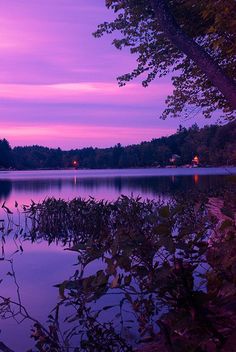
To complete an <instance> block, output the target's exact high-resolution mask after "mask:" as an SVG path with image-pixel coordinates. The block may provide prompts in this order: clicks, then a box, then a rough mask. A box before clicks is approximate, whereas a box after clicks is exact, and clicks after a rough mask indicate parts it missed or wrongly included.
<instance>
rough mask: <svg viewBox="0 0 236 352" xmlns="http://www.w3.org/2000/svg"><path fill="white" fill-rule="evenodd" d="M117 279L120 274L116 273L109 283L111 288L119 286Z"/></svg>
mask: <svg viewBox="0 0 236 352" xmlns="http://www.w3.org/2000/svg"><path fill="white" fill-rule="evenodd" d="M119 279H120V275H119V274H118V275H116V276H115V277H114V279H113V281H112V283H111V288H117V287H119V286H120V285H119Z"/></svg>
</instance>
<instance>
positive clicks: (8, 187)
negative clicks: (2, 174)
mask: <svg viewBox="0 0 236 352" xmlns="http://www.w3.org/2000/svg"><path fill="white" fill-rule="evenodd" d="M11 192H12V182H11V181H8V180H0V202H2V201H5V200H6V199H7V198H8V197H9V196H10V194H11Z"/></svg>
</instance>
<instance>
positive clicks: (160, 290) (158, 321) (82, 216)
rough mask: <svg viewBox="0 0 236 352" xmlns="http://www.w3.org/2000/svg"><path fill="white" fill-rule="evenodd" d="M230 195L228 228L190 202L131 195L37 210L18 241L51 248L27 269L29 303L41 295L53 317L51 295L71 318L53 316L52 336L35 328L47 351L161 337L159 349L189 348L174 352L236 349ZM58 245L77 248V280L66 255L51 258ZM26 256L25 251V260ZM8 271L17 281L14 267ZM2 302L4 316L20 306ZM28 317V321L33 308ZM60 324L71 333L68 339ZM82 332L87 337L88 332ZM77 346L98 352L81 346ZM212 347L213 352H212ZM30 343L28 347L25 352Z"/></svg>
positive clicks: (55, 203)
mask: <svg viewBox="0 0 236 352" xmlns="http://www.w3.org/2000/svg"><path fill="white" fill-rule="evenodd" d="M171 177H172V176H171ZM172 181H173V180H172ZM193 182H194V177H193ZM224 196H225V197H226V198H225V199H226V200H227V202H224V201H223V200H220V202H221V206H220V208H221V207H222V206H224V213H223V212H221V211H220V208H219V209H218V211H219V214H220V216H222V217H223V219H224V220H227V226H224V227H222V226H220V227H218V226H217V224H215V223H211V220H210V217H209V216H208V214H207V212H206V211H205V208H204V207H195V205H194V204H192V202H190V203H188V202H187V203H183V200H182V199H181V201H180V202H179V203H177V204H176V203H175V202H171V203H170V204H169V205H167V204H162V203H159V201H155V200H153V201H140V200H135V199H133V198H131V199H130V198H128V197H121V198H120V199H119V200H117V201H116V202H114V203H109V202H104V201H101V202H97V201H94V200H93V199H90V200H88V201H86V200H79V199H77V200H73V201H71V202H69V203H68V202H65V201H61V200H51V199H48V200H47V201H45V202H44V203H43V204H40V205H38V206H37V205H32V207H31V210H29V213H28V215H29V216H30V219H31V221H32V222H31V221H30V224H31V225H32V226H29V227H28V228H27V229H28V232H27V233H26V234H23V233H22V234H21V233H20V236H19V237H18V240H20V243H23V245H24V249H26V247H27V245H28V246H29V248H28V249H27V252H28V250H29V251H30V249H31V248H30V242H33V243H35V244H36V245H38V246H39V247H42V248H41V250H42V249H43V251H42V255H43V256H42V255H41V253H38V254H39V256H38V257H37V256H36V254H37V252H34V253H33V255H31V257H30V258H29V261H28V263H27V264H28V265H27V266H26V264H25V263H24V265H23V267H22V272H23V271H25V273H24V276H23V277H25V276H26V277H27V276H28V281H26V283H28V285H27V284H26V285H25V287H23V291H22V292H23V293H24V296H25V297H27V300H26V302H27V305H28V304H32V299H33V300H35V301H34V302H35V306H36V307H38V306H39V304H38V300H39V303H40V305H41V307H43V308H42V309H43V312H44V314H47V313H48V310H46V305H47V304H48V301H49V300H50V299H52V304H54V305H56V307H57V308H58V310H60V312H61V309H62V310H63V311H64V313H65V314H63V313H62V316H61V320H59V316H60V314H59V313H58V312H59V311H58V310H57V309H55V310H53V311H51V318H50V319H49V321H48V322H47V323H46V322H45V325H44V327H46V328H48V327H49V330H48V332H45V330H42V328H43V326H42V325H39V324H40V323H38V327H34V331H35V334H36V335H35V336H36V341H37V342H38V349H37V350H39V351H51V352H52V351H53V352H62V351H67V350H68V349H66V346H67V347H68V346H70V349H69V350H71V351H73V352H75V351H81V352H82V351H97V352H98V351H99V352H101V351H102V352H124V351H133V348H132V347H131V345H132V343H134V344H135V343H138V342H139V341H140V340H142V339H145V341H146V340H147V339H148V340H150V339H151V340H154V341H158V348H159V350H160V351H163V352H164V351H167V349H165V346H166V341H167V338H168V341H171V344H172V345H173V346H175V345H176V344H177V345H178V346H180V348H181V349H172V350H173V351H190V350H192V351H197V350H198V349H196V348H195V347H197V348H198V347H199V346H200V347H201V350H202V351H203V350H204V351H207V352H210V351H212V350H222V349H221V346H222V345H223V344H225V343H226V342H227V343H228V344H231V342H232V339H233V336H234V331H235V330H234V329H235V328H236V324H235V321H236V320H235V314H236V312H235V311H234V307H235V282H234V281H235V279H234V277H235V259H236V258H235V253H236V252H235V248H236V242H235V236H232V234H233V233H235V222H234V220H233V219H232V218H230V217H229V216H228V215H225V213H226V214H230V213H231V210H232V209H233V207H232V209H231V206H232V204H233V203H232V202H231V201H229V200H230V199H231V200H233V198H232V197H233V195H232V194H229V195H228V196H229V197H230V198H227V195H224ZM218 201H219V199H218ZM215 205H217V203H216V204H215ZM35 207H36V208H37V211H35V209H36V208H35ZM33 220H35V221H33ZM127 229H128V230H127ZM212 229H213V231H212ZM209 234H210V236H211V237H210V238H209ZM229 234H230V236H229ZM220 238H221V241H219V239H220ZM225 238H227V240H225ZM209 239H210V240H211V241H210V242H209ZM23 240H25V241H27V242H22V241H23ZM42 241H44V242H42ZM38 243H40V244H38ZM52 243H53V247H52V248H54V250H55V249H56V248H57V247H55V246H54V244H57V245H65V246H67V247H68V246H69V247H70V248H69V251H68V250H67V251H64V255H65V262H64V264H65V263H66V262H67V263H68V258H69V257H70V256H71V254H73V253H75V254H76V255H77V262H76V263H77V264H76V268H74V266H73V268H72V271H71V272H70V273H69V274H68V275H65V273H63V275H61V274H62V273H59V272H58V268H59V266H61V268H62V270H65V269H63V266H64V265H62V260H63V258H62V253H60V251H58V254H59V255H60V258H59V257H57V258H56V257H55V256H54V255H53V251H51V252H50V253H49V252H48V254H49V256H48V257H46V255H45V253H46V252H47V249H45V248H43V246H45V247H46V248H48V247H47V244H48V245H51V244H52ZM209 243H211V246H209ZM67 249H68V248H67ZM44 251H45V253H44ZM56 252H57V250H55V253H56ZM55 253H54V254H55ZM225 253H227V256H225ZM31 254H32V253H31ZM67 255H68V257H67ZM23 256H24V257H25V253H24V254H23V255H22V258H21V259H20V262H22V260H24V259H23ZM26 256H29V253H26ZM18 259H19V256H18ZM59 261H60V262H59ZM20 262H19V266H20V265H22V263H21V264H20ZM2 263H3V264H4V261H2ZM15 267H17V266H15ZM17 268H19V267H17ZM29 270H30V271H29ZM50 270H51V272H50ZM74 271H75V272H74ZM9 273H10V274H9ZM7 275H8V276H9V277H10V279H12V278H13V284H14V282H16V280H15V272H14V270H11V271H8V273H7ZM10 279H9V280H10ZM17 280H18V279H17ZM45 280H46V281H47V280H48V281H49V282H51V283H52V280H53V281H54V284H55V283H58V282H59V285H57V287H59V295H60V298H59V297H57V298H56V299H55V298H54V300H53V296H52V297H50V292H51V290H49V291H48V288H47V287H45V289H44V290H43V289H42V288H43V287H41V284H42V282H44V281H45ZM8 282H9V281H8ZM17 282H18V281H17ZM16 288H17V287H16ZM4 290H7V291H6V292H7V293H4V294H5V297H10V296H11V297H12V292H11V289H10V288H9V284H8V285H7V286H5V287H2V294H3V292H5V291H4ZM8 290H9V294H8ZM40 292H41V293H43V294H40ZM16 298H17V297H16ZM0 299H1V300H2V302H1V304H0V306H1V309H0V312H2V311H3V309H5V307H8V306H12V305H14V304H13V303H12V302H10V301H9V300H4V299H2V296H0ZM44 305H45V307H44ZM3 313H4V311H3ZM38 314H39V312H37V311H36V315H38ZM58 314H59V315H58ZM18 315H20V316H23V318H24V316H25V313H24V310H21V311H20V312H19V314H18ZM1 316H2V313H1ZM38 317H40V315H38ZM65 317H67V318H68V319H67V320H66V321H65ZM26 318H27V319H28V317H26ZM37 319H39V318H37ZM104 319H105V321H106V322H107V320H108V321H109V324H108V323H106V322H104ZM231 319H232V320H231ZM40 320H41V321H42V319H40ZM60 322H61V323H62V325H60V324H59V323H60ZM65 323H66V326H65ZM74 324H75V325H74ZM60 326H61V328H62V331H65V330H66V334H68V333H69V335H63V336H64V338H63V339H62V340H61V337H60V334H59V332H61V330H59V327H60ZM113 326H115V327H116V328H115V329H113ZM5 327H6V326H5ZM163 327H164V328H163ZM25 329H27V327H25ZM81 329H82V330H83V331H86V333H85V334H83V335H82V336H81ZM128 330H129V332H132V334H133V335H132V339H133V340H134V341H133V342H132V343H131V339H130V334H129V337H128V338H127V335H126V332H127V331H128ZM51 331H53V334H52V333H51ZM166 331H167V332H168V336H166ZM54 332H55V334H54ZM134 333H135V334H134ZM15 336H16V335H15ZM52 336H53V340H52V339H51V337H52ZM65 336H69V338H68V339H66V338H65ZM74 338H75V339H74ZM7 341H8V342H9V341H10V339H9V338H8V340H7ZM21 341H22V339H21ZM10 342H11V341H10ZM27 342H29V341H28V340H26V343H27ZM11 344H12V342H11ZM76 345H77V346H80V347H81V346H82V345H83V346H87V347H88V348H87V349H82V348H81V349H80V348H78V349H76V348H75V347H72V346H76ZM208 345H209V346H210V348H208V347H207V348H205V346H208ZM22 346H23V345H22V342H20V347H21V351H22V350H23V348H22ZM61 346H64V347H65V348H64V349H62V348H61ZM103 346H109V348H106V349H103ZM212 346H213V347H214V349H212V348H211V347H212ZM17 347H19V345H18V346H17ZM126 347H127V348H126ZM129 347H130V348H129ZM182 347H184V348H182ZM16 351H19V349H16ZM139 351H142V349H140V350H139ZM222 351H223V350H222Z"/></svg>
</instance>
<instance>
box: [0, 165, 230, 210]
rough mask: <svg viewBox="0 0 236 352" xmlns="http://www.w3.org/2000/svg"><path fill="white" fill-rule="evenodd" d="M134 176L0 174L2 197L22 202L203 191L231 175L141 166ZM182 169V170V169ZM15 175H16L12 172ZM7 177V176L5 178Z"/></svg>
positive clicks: (215, 186)
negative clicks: (168, 171)
mask: <svg viewBox="0 0 236 352" xmlns="http://www.w3.org/2000/svg"><path fill="white" fill-rule="evenodd" d="M142 173H143V175H140V171H137V173H136V174H135V173H134V172H133V174H132V176H131V175H130V174H127V176H124V175H122V176H120V175H119V174H118V175H116V174H115V173H114V174H113V175H112V176H111V175H109V173H108V176H107V177H104V176H103V177H101V175H99V174H98V175H96V173H95V172H94V171H91V173H89V172H87V174H86V175H85V176H84V175H83V174H81V175H80V174H74V172H71V173H67V174H66V176H65V175H63V174H62V175H60V173H59V174H58V172H54V174H53V173H52V172H51V173H50V174H49V177H48V178H47V172H45V173H44V174H43V175H42V177H41V176H40V174H39V175H38V176H37V174H36V173H35V172H34V173H32V177H31V174H30V173H29V172H28V173H27V175H24V174H23V175H22V174H21V175H20V176H18V175H17V174H16V176H15V175H14V173H11V174H10V173H8V174H7V175H3V176H2V175H0V177H1V178H0V201H1V200H9V201H10V202H11V203H13V202H14V201H15V200H17V201H18V202H19V203H23V202H27V201H28V202H29V201H30V200H31V199H34V200H36V201H37V200H42V199H44V198H46V197H51V196H55V197H61V198H65V199H68V198H70V199H71V198H73V197H78V196H81V197H88V196H93V197H95V198H97V199H102V198H103V199H109V200H111V199H115V198H117V197H118V196H119V195H120V194H127V195H131V194H134V195H141V196H143V197H158V196H171V195H173V194H175V193H177V192H180V191H181V192H186V191H188V190H193V189H197V190H200V191H205V190H207V191H209V190H213V189H217V188H218V187H221V186H222V185H224V184H226V183H227V182H228V177H229V176H228V175H214V174H209V175H204V174H203V175H201V174H199V173H197V171H196V170H193V171H192V174H189V171H188V175H184V174H182V175H178V174H177V175H175V174H173V171H172V172H171V174H170V175H165V176H160V175H158V173H156V175H150V174H149V173H148V172H147V175H145V170H142ZM182 173H183V172H182ZM12 175H13V176H12ZM3 177H4V178H3Z"/></svg>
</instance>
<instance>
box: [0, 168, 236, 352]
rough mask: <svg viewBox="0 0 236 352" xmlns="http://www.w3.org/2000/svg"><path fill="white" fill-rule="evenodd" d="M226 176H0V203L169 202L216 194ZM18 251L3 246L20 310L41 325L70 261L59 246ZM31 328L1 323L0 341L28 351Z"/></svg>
mask: <svg viewBox="0 0 236 352" xmlns="http://www.w3.org/2000/svg"><path fill="white" fill-rule="evenodd" d="M232 174H236V168H230V169H225V168H209V169H201V168H198V169H182V168H179V169H133V170H132V169H131V170H68V171H59V170H57V171H12V172H1V173H0V203H1V204H2V203H3V202H6V205H7V206H8V207H9V208H10V209H14V204H15V201H17V202H18V203H19V204H20V205H22V204H29V203H30V202H31V200H34V201H35V202H37V201H42V200H43V199H45V198H47V197H56V198H64V199H72V198H74V197H83V198H87V197H89V196H91V197H94V198H96V199H106V200H114V199H116V198H117V197H118V196H119V195H121V194H124V195H129V196H130V195H133V196H138V195H140V196H142V197H144V198H159V197H161V198H164V199H170V198H171V196H172V195H174V194H175V193H177V192H180V191H181V192H182V191H184V192H185V191H188V190H200V191H209V190H210V189H212V190H213V189H216V188H217V187H220V186H221V185H225V184H226V183H227V182H228V179H229V176H230V175H232ZM3 216H4V214H3V212H2V213H0V219H1V218H3ZM22 247H23V249H24V251H23V253H19V252H18V253H16V254H14V252H15V251H16V245H15V243H14V241H13V240H11V239H10V238H9V239H8V240H7V242H6V244H5V246H4V248H5V253H6V258H8V259H11V258H13V262H14V269H15V273H16V277H17V283H18V285H19V286H20V293H21V299H22V303H23V305H24V306H26V307H27V309H28V311H29V313H30V315H32V316H33V317H34V318H36V319H38V320H40V321H41V322H43V323H44V322H45V321H46V320H47V316H48V314H49V312H50V310H51V309H52V308H53V307H54V306H55V304H56V303H57V302H59V300H60V298H59V294H58V290H57V289H56V288H55V287H54V285H55V284H57V283H60V282H62V281H64V280H65V279H67V278H68V277H70V275H72V274H73V271H74V270H75V269H74V268H75V267H73V264H75V263H76V255H75V254H73V253H72V252H68V251H64V248H63V247H62V246H61V245H57V246H56V245H54V244H53V245H50V246H49V245H48V244H47V243H46V242H43V241H41V242H40V243H34V244H31V243H29V242H24V243H22ZM0 263H1V264H0V279H2V280H3V281H2V282H1V284H0V289H1V295H2V296H5V297H12V298H16V294H17V292H16V287H15V284H14V282H13V280H12V277H11V276H10V275H9V274H8V272H9V262H7V261H1V262H0ZM94 270H95V268H94ZM96 270H97V267H96ZM92 271H93V267H91V272H92ZM31 326H32V324H31V323H29V322H28V321H24V322H23V323H21V324H18V323H17V322H16V321H14V320H12V319H6V320H1V321H0V330H1V333H0V341H4V342H5V343H6V344H7V345H8V346H9V347H11V348H12V349H13V350H14V351H15V352H23V351H26V350H27V349H29V348H30V347H32V346H33V345H34V343H33V341H32V339H30V327H31ZM13 337H14V338H13Z"/></svg>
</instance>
